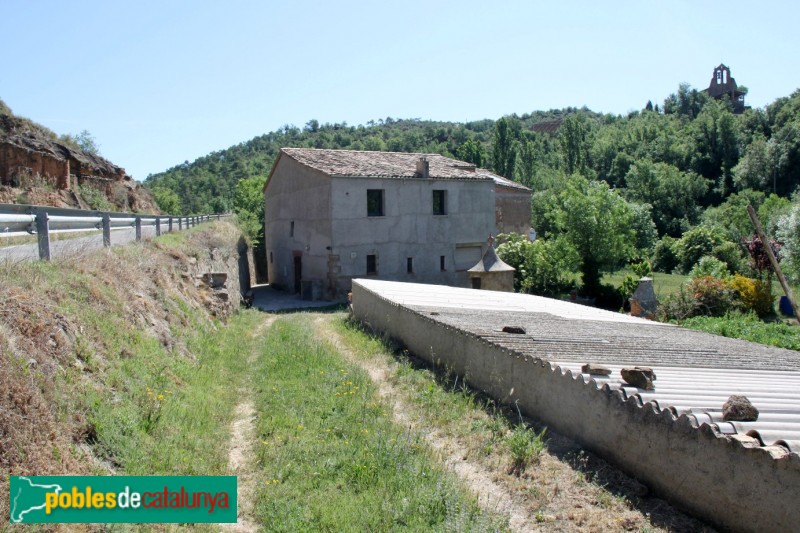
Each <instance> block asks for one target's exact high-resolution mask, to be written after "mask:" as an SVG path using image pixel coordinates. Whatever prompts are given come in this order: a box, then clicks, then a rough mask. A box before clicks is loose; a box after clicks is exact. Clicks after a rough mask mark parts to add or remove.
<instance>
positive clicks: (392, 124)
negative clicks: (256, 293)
mask: <svg viewBox="0 0 800 533" xmlns="http://www.w3.org/2000/svg"><path fill="white" fill-rule="evenodd" d="M578 112H582V113H585V114H587V115H588V116H591V117H592V119H593V120H597V121H603V120H604V118H603V117H602V116H601V115H599V114H595V113H591V112H590V111H588V110H586V109H583V110H579V109H576V108H567V109H563V110H553V111H548V112H535V113H531V114H525V115H523V116H521V117H516V116H515V117H514V118H513V121H514V126H513V127H514V128H515V129H516V132H515V135H518V136H523V135H524V134H523V132H526V134H530V136H531V138H533V137H534V136H535V134H534V133H533V132H532V130H531V127H532V126H533V124H538V123H542V122H554V123H557V122H559V121H561V120H562V119H563V118H564V117H566V116H568V115H571V114H575V113H578ZM494 130H495V121H494V120H490V119H486V120H480V121H476V122H468V123H465V124H461V123H454V122H437V121H430V120H420V119H402V120H399V119H393V118H391V117H388V118H386V119H379V120H377V121H370V122H368V123H367V124H366V125H359V126H349V125H347V123H341V124H338V123H337V124H327V123H326V124H320V123H319V122H318V121H317V120H310V121H308V122H307V123H306V124H305V126H303V128H302V129H301V128H298V127H296V126H293V125H285V126H283V127H282V128H281V129H279V130H277V131H273V132H270V133H267V134H265V135H261V136H259V137H255V138H253V139H251V140H249V141H246V142H243V143H241V144H238V145H235V146H231V147H230V148H226V149H224V150H220V151H217V152H212V153H210V154H208V155H207V156H205V157H201V158H199V159H197V160H195V161H193V162H191V163H190V162H188V161H185V162H184V163H183V164H181V165H177V166H175V167H172V168H170V169H168V170H166V171H164V172H161V173H158V174H154V175H150V176H148V177H147V179H146V180H145V183H146V184H147V185H148V186H149V187H151V188H153V189H154V190H156V191H157V192H159V193H160V196H161V197H162V200H164V201H170V198H169V197H170V195H169V194H167V193H166V190H169V191H174V192H175V193H177V200H178V201H179V202H180V209H181V210H182V211H183V212H186V213H190V212H208V211H209V210H210V211H216V212H221V211H227V210H230V209H231V208H232V207H233V203H234V197H235V194H236V184H237V183H238V182H239V181H240V180H242V179H246V178H253V177H260V178H262V179H263V178H266V176H267V175H268V174H269V171H270V169H271V168H272V163H273V161H274V159H275V156H276V155H277V154H278V151H279V150H280V149H281V148H284V147H306V148H338V149H347V150H378V151H395V152H428V153H440V154H443V155H446V156H449V157H458V158H461V159H464V160H469V161H474V162H476V163H479V164H480V165H481V166H484V167H487V168H493V167H492V163H491V157H490V154H491V149H492V144H493V142H492V141H493V138H494ZM546 137H547V136H546ZM545 140H549V138H548V139H545ZM469 141H471V142H469Z"/></svg>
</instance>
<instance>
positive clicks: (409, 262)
mask: <svg viewBox="0 0 800 533" xmlns="http://www.w3.org/2000/svg"><path fill="white" fill-rule="evenodd" d="M406 272H408V273H409V274H413V273H414V258H413V257H407V258H406Z"/></svg>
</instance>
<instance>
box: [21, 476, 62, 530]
mask: <svg viewBox="0 0 800 533" xmlns="http://www.w3.org/2000/svg"><path fill="white" fill-rule="evenodd" d="M62 490H64V489H62V488H61V485H55V484H52V485H44V484H39V483H34V482H33V481H31V479H30V478H27V477H25V476H19V477H17V476H14V477H12V478H11V487H10V490H9V496H10V498H9V499H10V504H11V505H10V507H11V513H10V515H11V521H12V522H14V523H19V522H24V521H30V520H35V517H36V516H37V515H39V513H41V514H42V515H44V514H45V509H44V508H45V494H47V493H48V492H55V493H56V494H59V493H61V491H62Z"/></svg>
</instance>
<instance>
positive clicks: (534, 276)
mask: <svg viewBox="0 0 800 533" xmlns="http://www.w3.org/2000/svg"><path fill="white" fill-rule="evenodd" d="M499 237H500V238H501V239H506V242H504V243H503V244H501V245H500V246H498V247H497V255H498V256H499V257H500V259H502V260H503V261H505V262H506V263H508V264H509V265H510V266H512V267H514V268H515V269H516V272H514V289H515V290H516V291H518V292H526V293H529V294H538V295H541V296H557V295H559V294H561V293H563V292H566V291H567V290H569V288H570V286H571V285H572V283H573V279H574V275H575V273H576V271H577V264H578V256H577V252H576V251H575V248H574V247H573V246H572V245H571V244H570V243H569V242H567V241H565V240H564V239H562V238H556V239H550V240H546V239H537V240H535V241H533V242H531V241H529V240H528V238H527V237H526V236H524V235H519V234H517V233H509V234H501V235H500V236H499Z"/></svg>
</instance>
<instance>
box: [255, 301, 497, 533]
mask: <svg viewBox="0 0 800 533" xmlns="http://www.w3.org/2000/svg"><path fill="white" fill-rule="evenodd" d="M310 330H312V327H311V324H310V319H308V318H306V319H301V318H299V317H298V316H297V315H295V316H293V317H287V318H283V319H281V320H279V321H278V322H277V323H276V324H275V325H274V326H273V328H272V331H271V332H270V334H269V336H268V337H267V339H266V341H265V344H264V347H263V353H262V356H261V361H260V364H259V368H258V372H257V373H256V374H255V379H256V383H257V390H258V395H257V411H258V412H259V413H260V414H259V421H258V427H257V432H258V449H257V457H258V463H259V464H260V465H261V468H262V479H261V482H260V486H259V490H258V495H257V503H256V509H255V513H256V516H257V518H258V519H259V521H260V522H261V523H262V524H264V525H265V526H267V525H268V527H269V529H270V530H272V531H388V530H393V531H395V530H405V531H442V530H458V531H462V530H466V531H469V530H477V531H488V530H495V529H497V528H498V527H501V524H499V523H498V519H497V518H495V517H492V516H486V515H484V514H482V513H481V511H480V510H479V508H478V506H477V504H476V502H475V500H474V499H473V498H472V497H471V496H470V495H468V494H467V493H465V492H463V491H462V490H461V489H459V488H458V486H457V484H456V483H455V481H454V479H453V478H452V475H451V474H447V473H445V472H444V471H443V470H442V469H441V468H439V467H436V466H434V461H433V460H432V459H431V458H430V457H429V456H428V452H427V451H426V448H425V446H424V445H423V444H422V442H421V440H420V436H419V435H418V434H417V433H416V432H414V431H411V430H410V429H409V428H403V427H398V426H396V425H394V424H393V423H392V422H391V420H390V415H389V413H388V412H387V407H386V406H385V405H384V404H383V403H382V402H381V401H380V400H379V399H378V396H377V392H376V389H375V386H374V385H373V384H372V382H371V381H370V379H369V377H368V376H367V375H366V374H365V373H364V372H363V371H362V370H360V369H359V368H357V367H354V366H352V365H349V364H346V363H345V362H344V360H343V358H342V357H341V355H339V354H337V353H336V352H335V351H334V350H332V349H331V348H330V347H329V346H328V345H327V344H320V343H319V341H318V340H316V339H315V338H314V337H313V336H312V334H311V333H310Z"/></svg>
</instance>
